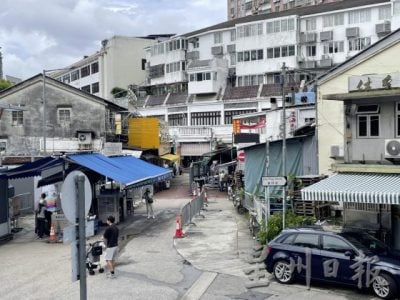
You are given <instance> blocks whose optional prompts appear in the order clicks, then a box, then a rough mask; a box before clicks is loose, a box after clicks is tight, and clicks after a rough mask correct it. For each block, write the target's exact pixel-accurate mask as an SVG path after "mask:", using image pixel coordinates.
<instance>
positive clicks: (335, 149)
mask: <svg viewBox="0 0 400 300" xmlns="http://www.w3.org/2000/svg"><path fill="white" fill-rule="evenodd" d="M329 156H330V157H331V158H339V157H343V156H344V151H343V146H342V145H331V151H330V155H329Z"/></svg>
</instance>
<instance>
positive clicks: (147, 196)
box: [143, 188, 155, 219]
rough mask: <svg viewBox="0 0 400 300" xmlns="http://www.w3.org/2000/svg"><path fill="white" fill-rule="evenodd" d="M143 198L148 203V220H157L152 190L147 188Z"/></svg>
mask: <svg viewBox="0 0 400 300" xmlns="http://www.w3.org/2000/svg"><path fill="white" fill-rule="evenodd" d="M143 198H144V200H145V201H146V210H147V219H150V218H153V219H154V218H155V217H154V210H153V202H154V200H153V197H152V195H151V192H150V189H149V188H147V189H146V191H145V192H144V194H143Z"/></svg>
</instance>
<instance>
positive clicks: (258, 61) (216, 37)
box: [138, 0, 400, 156]
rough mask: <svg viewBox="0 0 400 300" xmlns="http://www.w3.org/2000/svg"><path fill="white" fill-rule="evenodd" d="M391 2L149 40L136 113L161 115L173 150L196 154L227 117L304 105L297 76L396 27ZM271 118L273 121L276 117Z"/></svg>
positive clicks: (228, 133) (226, 129) (288, 14)
mask: <svg viewBox="0 0 400 300" xmlns="http://www.w3.org/2000/svg"><path fill="white" fill-rule="evenodd" d="M399 5H400V2H399V1H389V0H366V1H365V0H364V1H360V0H348V1H339V2H335V3H327V4H321V5H314V6H309V7H299V8H294V9H292V10H287V11H280V12H276V13H274V14H259V15H254V16H246V17H244V18H240V19H234V20H231V21H227V22H224V23H220V24H216V25H213V26H210V27H207V28H203V29H199V30H196V31H194V32H190V33H187V34H183V35H180V36H174V37H172V38H170V39H168V40H165V41H162V42H159V43H156V44H155V45H152V46H150V47H148V48H147V49H146V50H147V52H146V61H147V71H148V77H147V78H148V79H147V81H146V83H147V85H146V86H145V87H144V89H145V90H146V92H147V95H146V94H142V95H141V96H142V97H140V99H139V105H138V106H139V110H140V113H141V114H142V115H144V116H153V117H158V118H160V119H162V120H165V121H166V122H168V124H169V126H170V136H171V142H172V143H173V144H174V145H178V147H177V148H179V146H180V147H181V151H182V152H181V155H184V156H185V155H187V156H198V155H201V153H200V152H203V153H204V152H206V151H205V150H208V151H209V150H212V147H213V145H215V143H218V142H223V143H225V144H230V143H232V118H233V116H236V115H240V114H246V113H260V112H263V111H268V110H273V109H280V107H282V99H283V98H284V99H285V100H284V101H285V103H287V104H288V105H293V104H295V102H296V101H299V103H301V104H311V105H312V104H313V103H314V102H313V100H314V99H315V98H313V96H312V95H311V94H312V93H314V92H315V86H313V85H307V84H305V82H307V81H309V80H310V79H312V78H314V77H315V76H316V75H319V74H322V73H324V72H326V71H327V70H329V69H330V68H332V67H333V66H336V65H339V64H340V63H343V62H344V61H346V60H347V59H348V58H350V57H352V56H354V55H357V53H359V52H360V51H362V50H363V49H365V48H367V47H368V46H369V45H371V44H373V43H375V42H377V41H378V40H379V39H381V38H382V37H384V36H385V35H387V34H388V33H390V32H391V31H392V30H395V29H396V28H398V27H399V26H400V23H399V18H400V15H399V7H400V6H399ZM283 65H284V66H285V67H286V68H285V69H284V71H285V76H284V78H285V88H284V90H283V91H282V87H281V82H282V81H281V79H282V76H281V74H282V71H283V69H282V66H283ZM314 85H315V82H314ZM307 93H311V94H307ZM289 117H290V116H289V115H286V117H285V118H287V119H288V118H289ZM307 121H308V122H313V119H312V118H311V117H310V116H308V117H307ZM314 121H315V119H314ZM273 122H274V126H275V127H276V128H278V127H279V122H280V120H278V119H277V120H274V121H273ZM304 122H305V119H304V120H300V122H299V124H304ZM267 123H268V120H267ZM265 136H279V132H278V134H277V133H276V132H272V133H267V134H266V135H265Z"/></svg>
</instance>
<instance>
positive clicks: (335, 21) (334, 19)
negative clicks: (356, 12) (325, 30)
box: [322, 13, 344, 27]
mask: <svg viewBox="0 0 400 300" xmlns="http://www.w3.org/2000/svg"><path fill="white" fill-rule="evenodd" d="M343 24H344V14H343V13H340V14H332V15H328V16H324V17H323V18H322V25H323V27H333V26H338V25H343Z"/></svg>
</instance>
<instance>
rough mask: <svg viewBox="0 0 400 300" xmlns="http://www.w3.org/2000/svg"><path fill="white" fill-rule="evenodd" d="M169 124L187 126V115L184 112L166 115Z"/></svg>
mask: <svg viewBox="0 0 400 300" xmlns="http://www.w3.org/2000/svg"><path fill="white" fill-rule="evenodd" d="M168 125H169V126H187V115H186V114H185V113H179V114H170V115H168Z"/></svg>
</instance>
